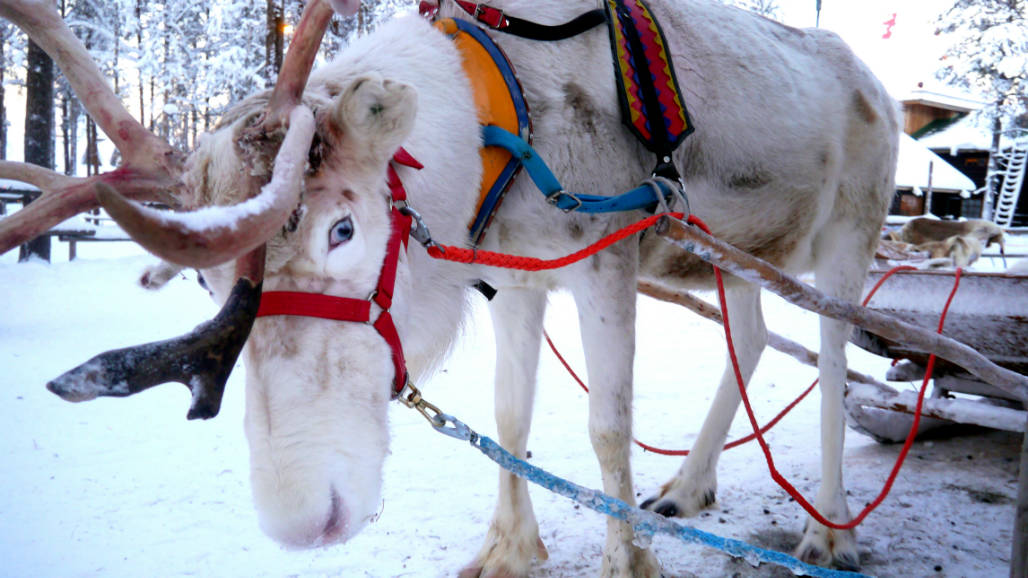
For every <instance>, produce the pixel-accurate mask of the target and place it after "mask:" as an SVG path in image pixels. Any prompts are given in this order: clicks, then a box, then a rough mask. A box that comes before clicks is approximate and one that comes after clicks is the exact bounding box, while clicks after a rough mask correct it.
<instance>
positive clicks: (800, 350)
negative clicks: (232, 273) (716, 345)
mask: <svg viewBox="0 0 1028 578" xmlns="http://www.w3.org/2000/svg"><path fill="white" fill-rule="evenodd" d="M638 289H639V293H642V294H643V295H646V296H648V297H652V298H654V299H658V300H660V301H664V302H666V303H674V304H676V305H681V306H682V307H685V308H686V309H689V310H690V311H692V312H694V313H696V314H697V315H699V316H701V317H705V318H707V319H709V320H711V321H713V322H715V323H717V324H719V325H724V324H725V321H724V319H723V318H722V317H721V311H720V310H718V308H717V307H714V306H713V305H711V304H710V303H707V302H706V301H704V300H702V299H700V298H699V297H696V296H695V295H692V294H691V293H689V292H688V291H676V290H674V289H670V288H668V287H665V286H663V285H660V284H658V283H652V282H649V281H640V282H639V287H638ZM767 344H768V345H770V346H771V347H772V348H774V349H777V350H778V351H780V352H782V353H784V354H786V355H789V356H792V357H793V358H794V359H796V360H797V361H799V362H800V363H805V364H806V365H809V366H812V367H817V360H818V354H817V353H814V352H813V351H811V350H809V349H807V348H806V347H804V346H803V345H801V344H799V343H796V342H795V341H793V340H791V339H789V338H787V337H783V336H781V335H779V334H777V333H775V332H773V331H769V332H768V334H767ZM846 379H847V380H848V381H850V382H852V383H865V384H871V385H874V386H875V387H879V388H888V387H889V386H887V385H885V384H884V383H882V382H880V381H878V380H877V379H875V378H873V377H871V376H870V375H864V374H863V373H858V372H856V371H853V370H852V369H847V370H846Z"/></svg>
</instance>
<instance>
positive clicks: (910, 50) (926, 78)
mask: <svg viewBox="0 0 1028 578" xmlns="http://www.w3.org/2000/svg"><path fill="white" fill-rule="evenodd" d="M952 4H953V3H952V1H951V0H859V1H855V0H822V3H821V23H820V24H821V28H825V29H828V30H831V31H833V32H836V33H838V34H839V35H840V36H842V38H843V39H844V40H845V41H846V42H847V43H849V45H850V46H851V47H852V48H853V50H854V52H856V53H857V55H858V56H860V57H861V59H863V60H864V62H866V63H867V64H868V66H870V67H871V70H872V71H873V72H874V73H875V74H876V75H878V77H879V78H880V79H881V80H882V82H884V83H885V86H886V87H887V88H888V89H889V91H890V92H891V93H892V95H893V96H894V97H896V98H903V97H904V96H906V95H907V94H908V93H909V92H910V91H911V90H914V89H915V88H916V87H917V84H918V82H924V83H925V86H927V87H931V86H937V81H935V71H936V70H937V69H938V67H939V57H940V56H941V54H942V52H943V50H944V48H945V43H944V41H943V40H942V39H941V38H939V37H936V36H935V28H936V26H935V20H936V18H937V17H938V15H939V14H941V13H942V12H943V11H945V10H946V9H947V8H949V7H950V6H952ZM778 5H779V7H780V8H781V15H782V20H783V21H784V22H785V23H786V24H789V25H790V26H797V27H812V26H814V25H815V22H816V14H817V13H816V10H815V6H816V0H778ZM893 15H895V25H893V26H892V29H891V31H892V33H891V35H890V37H889V38H883V36H885V35H886V33H887V31H888V29H889V26H888V25H887V24H886V22H887V21H890V20H892V19H893Z"/></svg>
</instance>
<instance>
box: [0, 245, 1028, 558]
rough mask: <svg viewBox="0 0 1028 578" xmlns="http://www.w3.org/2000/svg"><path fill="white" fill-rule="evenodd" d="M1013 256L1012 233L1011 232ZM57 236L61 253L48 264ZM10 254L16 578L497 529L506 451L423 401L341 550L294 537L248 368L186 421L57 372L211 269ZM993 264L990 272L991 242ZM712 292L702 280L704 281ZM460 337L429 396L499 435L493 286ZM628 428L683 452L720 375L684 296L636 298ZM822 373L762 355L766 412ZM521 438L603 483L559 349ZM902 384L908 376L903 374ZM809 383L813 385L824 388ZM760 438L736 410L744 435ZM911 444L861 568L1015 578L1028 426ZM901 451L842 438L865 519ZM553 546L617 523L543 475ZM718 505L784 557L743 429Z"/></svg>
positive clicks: (556, 312) (777, 504)
mask: <svg viewBox="0 0 1028 578" xmlns="http://www.w3.org/2000/svg"><path fill="white" fill-rule="evenodd" d="M1008 250H1009V248H1008ZM60 253H61V251H54V254H55V257H59V256H60ZM14 260H15V259H14V257H12V256H11V254H10V253H8V254H7V255H4V256H2V257H0V296H3V300H2V301H0V367H3V368H4V371H3V373H2V375H3V377H2V380H3V387H2V388H0V395H2V396H3V397H2V400H3V403H0V421H2V422H3V423H4V424H5V435H4V436H3V437H2V441H0V456H2V459H3V463H4V468H3V474H2V478H0V479H2V487H3V490H4V491H3V492H2V493H0V559H3V560H4V569H3V574H4V575H10V576H33V577H50V576H53V577H66V576H96V575H103V576H189V575H198V576H224V577H235V576H238V577H258V576H276V577H277V576H302V577H313V576H373V577H379V576H418V577H421V576H452V575H454V574H455V573H456V572H457V570H459V569H460V568H461V567H462V566H463V564H465V563H467V562H468V561H470V560H471V558H472V557H473V556H474V555H475V554H476V552H477V549H478V547H479V546H480V544H481V541H482V539H483V538H484V535H485V532H486V529H487V526H488V521H489V518H490V516H491V512H492V506H493V501H494V499H495V493H496V471H495V467H494V466H493V464H492V463H491V462H489V461H487V460H486V459H485V458H483V457H482V456H481V455H480V454H479V452H477V451H475V450H473V449H471V448H469V447H468V446H467V445H466V444H465V443H462V442H457V441H454V440H452V439H450V438H448V437H445V436H441V435H436V434H435V433H433V432H431V431H430V428H429V427H428V425H427V424H426V423H425V422H424V420H423V418H421V417H420V415H418V414H417V413H416V412H413V411H410V410H408V409H406V408H404V407H402V406H401V405H399V404H395V405H394V407H392V408H391V415H390V418H391V422H392V454H391V456H390V457H389V459H388V460H387V463H386V466H385V487H384V491H383V497H384V501H383V504H382V506H381V511H380V515H379V519H378V521H377V522H376V523H374V524H372V525H370V526H369V527H368V528H367V529H365V530H364V531H363V532H362V533H361V534H360V535H358V536H357V537H356V538H354V539H353V540H351V541H350V542H349V543H347V544H345V545H342V546H336V547H332V548H328V549H322V550H313V551H299V552H297V551H287V550H283V549H281V548H280V547H279V546H277V545H276V544H275V543H273V542H272V541H271V540H270V539H268V538H267V537H265V536H264V535H263V534H262V533H261V532H260V530H259V529H258V526H257V517H256V514H255V512H254V509H253V505H252V503H251V498H250V489H249V481H248V465H247V460H248V458H247V449H246V443H245V439H244V436H243V428H242V413H243V373H244V368H243V367H241V366H240V367H237V368H236V370H235V372H234V373H233V375H232V378H231V379H230V381H229V384H228V387H227V391H226V394H225V399H224V403H223V406H222V412H221V415H219V416H218V417H217V418H215V419H213V420H210V421H206V422H187V421H186V420H185V414H186V411H187V409H188V406H189V392H188V390H187V389H186V388H185V387H183V386H181V385H178V384H171V385H168V386H162V387H158V388H154V389H152V390H149V391H147V392H145V393H142V394H139V395H137V396H133V397H129V398H124V399H109V398H105V399H100V400H95V401H91V402H86V403H81V404H71V403H68V402H65V401H62V400H60V399H59V398H57V397H56V396H54V395H53V394H51V393H49V392H48V391H47V390H46V389H45V387H44V384H45V383H46V382H47V381H48V380H49V379H52V378H53V377H55V376H57V375H58V374H60V373H62V372H64V371H66V370H67V369H69V368H71V367H73V366H75V365H77V364H79V363H81V362H83V361H85V360H86V359H88V358H90V357H92V356H93V355H95V354H97V353H99V352H101V351H104V350H107V349H111V348H117V347H124V346H128V345H133V344H138V343H143V342H148V341H154V340H157V339H164V338H168V337H172V336H175V335H180V334H182V333H185V332H187V331H189V330H191V329H192V328H193V327H194V326H195V325H197V324H199V323H201V322H203V321H204V320H206V319H209V318H210V317H212V316H213V315H214V314H215V312H216V308H215V306H214V305H213V304H212V303H211V301H210V299H209V298H208V296H207V294H206V292H205V291H204V290H203V289H201V288H200V287H199V286H198V285H197V283H196V280H195V274H192V273H190V274H188V275H185V276H183V277H180V278H176V279H174V280H172V282H171V283H169V285H168V287H166V288H165V289H164V290H163V291H161V292H159V293H151V292H147V291H144V290H143V289H140V288H139V287H138V285H136V279H137V277H138V275H139V273H140V271H142V269H143V268H144V267H145V266H146V265H148V264H150V263H151V262H152V259H151V258H150V257H147V256H145V255H143V254H142V253H141V251H140V250H139V249H138V248H136V247H135V246H134V245H132V244H130V243H89V244H85V246H83V245H80V251H79V259H78V260H76V261H74V262H57V263H54V264H52V265H48V264H45V263H40V262H31V263H26V264H16V263H14ZM981 263H984V266H989V264H990V263H993V261H992V260H990V259H983V261H982V262H981ZM705 297H707V298H708V299H709V298H710V297H711V296H710V295H706V296H705ZM478 301H479V302H478V303H477V304H476V309H475V312H474V319H473V323H471V324H470V326H469V327H468V329H467V331H466V335H465V336H464V338H463V339H462V341H461V343H460V345H459V346H458V348H457V351H456V352H455V353H454V355H453V356H452V358H451V359H450V360H449V361H448V362H447V363H446V364H445V365H444V368H443V370H442V371H441V372H440V373H439V374H438V375H437V376H436V377H435V378H433V379H432V380H431V381H429V382H426V383H423V384H420V385H421V386H422V390H423V391H424V392H425V395H426V397H427V398H428V399H429V400H430V401H432V402H433V403H435V404H436V405H438V406H439V407H440V408H442V409H443V410H444V411H446V412H448V413H451V414H453V415H455V416H457V417H458V418H460V419H461V420H462V421H464V422H466V423H467V424H469V425H470V426H471V427H473V428H474V429H476V430H477V431H479V432H481V433H482V434H483V435H488V436H490V437H493V438H495V436H496V434H495V426H494V425H493V418H492V413H493V412H492V366H493V358H494V353H493V340H492V335H491V329H490V327H489V317H488V315H487V314H486V312H485V307H484V305H483V303H482V302H481V300H478ZM764 306H765V311H766V312H767V316H768V325H769V328H770V329H771V330H773V331H777V332H779V333H782V334H783V335H785V336H786V337H789V338H791V339H795V340H797V341H800V342H802V343H803V344H805V345H807V346H808V347H812V348H815V349H816V341H817V340H816V332H817V320H816V317H815V316H813V315H811V314H807V313H805V312H802V311H800V310H798V309H796V308H793V307H791V306H788V305H786V304H784V303H783V302H782V301H781V300H779V299H777V298H775V297H771V296H768V297H765V302H764ZM546 325H547V327H548V329H549V331H550V333H551V335H552V337H553V339H554V341H555V342H556V343H557V344H558V346H559V347H560V348H561V349H562V352H563V353H564V354H565V355H566V356H567V357H568V359H569V361H570V363H571V364H572V365H573V366H574V367H577V368H581V367H583V365H584V363H583V359H582V352H581V347H580V345H579V343H578V341H579V340H578V337H577V332H578V327H577V314H576V312H575V309H574V305H573V303H572V300H571V299H570V297H569V296H568V295H566V294H555V295H554V296H553V297H552V298H551V307H550V311H549V313H548V316H547V323H546ZM638 326H639V332H640V334H639V347H638V348H637V351H638V358H639V359H638V362H637V366H636V396H635V410H636V420H635V423H636V436H637V437H638V438H639V439H641V440H644V441H646V442H648V443H652V444H656V445H665V446H672V447H682V446H686V447H687V446H688V445H689V444H690V443H691V442H692V441H693V440H694V439H695V436H696V432H697V431H698V429H699V425H700V423H701V420H702V419H703V416H704V413H705V411H706V407H707V405H708V404H709V403H710V400H711V399H712V397H713V393H714V391H713V389H714V388H713V384H715V383H716V382H717V380H718V378H719V376H720V373H721V370H722V361H721V360H722V359H723V356H724V346H723V345H722V343H723V338H722V335H721V330H720V328H719V327H717V326H716V325H714V324H713V323H710V322H708V321H705V320H702V319H700V318H699V317H697V316H695V315H691V314H690V313H688V312H686V311H685V310H683V309H681V308H678V307H675V306H672V305H666V304H662V303H657V302H655V301H652V300H649V299H647V298H640V300H639V321H638ZM850 359H851V365H852V367H853V368H854V369H856V370H858V371H861V372H864V373H868V374H870V375H874V376H879V377H881V376H884V374H885V371H886V369H887V367H888V362H887V361H885V360H881V359H878V358H875V357H873V356H871V355H870V354H867V353H864V352H862V351H860V350H857V349H855V348H851V351H850ZM814 374H815V371H814V370H813V369H812V368H809V367H806V366H802V365H799V364H798V363H796V362H795V361H794V360H792V359H791V358H789V357H786V356H784V355H782V354H779V353H777V352H775V351H771V350H769V351H768V352H767V353H765V357H764V360H763V362H762V364H761V366H760V368H758V370H757V373H756V375H755V376H754V379H753V382H752V386H751V388H750V391H751V393H752V396H753V402H754V405H755V408H756V411H757V412H758V414H759V416H760V421H761V422H764V421H767V420H768V419H770V417H771V416H772V415H774V414H775V413H777V411H778V410H779V409H780V408H781V407H783V406H784V405H785V404H786V403H787V402H788V401H790V400H791V399H792V398H793V397H795V395H797V394H798V393H799V391H801V390H802V388H803V387H805V386H806V385H808V384H809V383H810V381H812V380H813V378H814ZM539 379H540V385H539V394H538V396H537V405H536V412H535V413H536V416H535V422H534V424H533V426H534V427H533V432H532V437H531V438H530V443H529V448H530V449H531V451H532V454H533V458H532V460H531V462H532V463H533V464H534V465H537V466H540V467H543V468H545V469H547V470H549V471H551V472H553V473H555V474H557V475H560V476H563V477H566V478H568V479H570V480H571V481H574V482H575V483H578V484H581V485H584V486H586V487H589V488H597V487H599V486H600V481H599V472H598V468H597V466H596V461H595V458H594V457H593V453H592V450H591V446H590V443H589V438H588V434H587V432H586V421H587V406H586V398H585V396H584V394H582V393H581V392H580V391H579V390H578V389H577V387H576V386H575V385H574V383H573V382H572V381H571V380H570V378H569V377H568V376H567V375H566V373H564V371H563V369H562V368H561V367H560V366H559V364H558V362H557V361H556V360H555V358H554V357H553V356H552V355H551V354H550V353H549V352H546V351H544V352H543V356H542V361H541V366H540V370H539ZM898 387H899V388H900V389H910V388H911V387H912V386H910V385H906V384H899V385H898ZM811 397H812V398H816V397H817V395H816V394H815V395H813V396H811ZM818 413H819V412H818V410H817V402H816V401H814V400H813V399H811V400H807V401H804V402H803V403H802V404H801V405H800V406H799V407H798V408H797V410H796V411H795V412H794V413H793V414H792V415H790V416H789V417H788V418H786V419H785V420H784V421H783V422H782V423H781V424H780V425H778V426H777V428H776V429H774V430H772V432H771V433H770V434H769V436H768V438H769V442H770V443H771V447H772V450H773V451H774V452H775V456H776V463H777V464H778V467H779V469H780V470H782V472H783V474H784V475H785V476H786V477H788V478H789V479H790V480H791V481H792V482H793V483H794V484H795V485H796V486H797V487H798V488H799V489H800V490H801V491H802V492H803V493H804V494H805V495H806V496H807V497H808V498H812V497H813V496H814V494H815V493H816V489H817V480H818V478H819V477H820V474H819V470H820V467H819V458H818V451H817V450H816V448H815V447H813V446H812V445H811V442H812V440H815V439H817V437H818V436H817V434H816V433H815V432H816V431H817V422H818ZM747 431H748V425H747V424H746V420H745V417H743V416H739V417H737V419H736V423H735V425H734V427H733V429H732V433H731V435H730V437H732V438H733V439H734V438H736V437H739V436H741V435H744V434H745V433H746V432H747ZM963 433H964V435H961V436H959V437H954V438H952V439H938V440H933V441H924V442H918V443H917V444H915V445H914V448H913V450H912V451H911V455H910V458H909V460H908V462H907V464H906V466H905V467H904V469H903V471H902V473H901V474H900V477H899V479H898V481H897V482H896V485H895V487H894V489H893V493H892V495H891V496H890V497H889V498H888V499H887V500H886V501H885V503H884V504H883V506H882V507H881V508H880V509H879V510H877V511H876V512H875V513H873V514H871V516H870V517H869V518H868V520H867V521H866V522H865V524H864V526H863V527H862V528H861V530H860V534H859V546H860V550H861V556H862V562H863V565H864V570H865V571H866V572H868V573H871V574H876V575H881V576H929V575H934V576H975V577H978V576H1005V575H1006V574H1007V572H1008V571H1007V565H1008V564H1009V560H1010V541H1011V528H1012V525H1013V513H1014V512H1013V511H1014V508H1013V503H1012V501H1013V500H1014V497H1015V495H1016V477H1017V467H1018V464H1017V457H1018V450H1019V447H1020V436H1018V435H1016V434H1010V433H1005V432H999V431H982V430H974V431H965V432H963ZM898 450H899V448H898V447H897V446H894V445H879V444H877V443H875V442H873V441H872V440H870V439H869V438H867V437H864V436H862V435H859V434H856V433H855V432H852V431H849V432H848V433H847V444H846V458H845V463H846V485H847V488H848V490H849V492H850V498H849V499H850V504H851V507H852V508H853V509H854V513H856V510H858V509H859V508H860V507H861V506H862V505H863V504H864V503H866V502H868V501H870V500H871V499H873V498H874V496H875V495H877V492H878V491H879V489H880V487H881V484H882V482H883V481H884V479H885V477H886V474H887V471H888V469H889V468H890V467H891V465H892V463H893V461H894V459H895V457H896V454H897V452H898ZM679 464H680V462H679V459H678V458H667V457H661V456H657V455H654V454H650V453H644V452H642V451H640V450H635V451H634V453H633V468H634V475H635V482H636V487H637V491H638V492H640V494H641V497H646V496H647V495H649V494H650V493H651V492H653V491H654V490H655V489H656V488H657V487H658V486H659V485H660V484H661V483H663V482H665V481H666V480H667V478H668V477H669V476H670V475H672V474H673V473H674V472H675V471H676V470H677V469H678V467H679ZM531 493H532V498H533V500H534V503H535V511H536V514H537V516H538V518H539V523H540V528H541V537H542V539H543V541H544V542H545V543H546V545H547V547H548V548H549V551H550V560H549V561H547V562H543V563H537V564H536V566H535V568H534V575H536V576H551V577H554V576H559V577H577V576H587V575H596V574H598V572H599V568H600V564H601V560H600V557H601V553H602V549H603V544H604V537H603V536H604V531H605V523H604V520H603V519H602V517H601V516H599V515H598V514H595V513H593V512H591V511H588V510H586V509H585V508H582V507H579V506H577V505H575V504H573V503H572V502H570V501H568V500H566V499H565V498H562V497H559V496H555V495H552V494H549V493H547V492H545V491H543V490H541V489H539V488H535V487H533V488H532V489H531ZM718 498H719V502H718V504H717V505H716V507H715V508H714V509H712V510H708V511H707V512H705V513H703V514H702V515H701V516H699V517H697V518H695V519H691V520H686V521H685V523H687V524H690V525H693V526H695V527H696V528H698V529H700V530H704V531H707V532H712V533H715V534H718V535H722V536H726V537H730V538H735V539H741V540H745V541H747V542H750V543H754V544H757V545H760V546H763V547H771V548H775V549H778V550H783V551H789V549H791V548H792V547H794V546H795V545H796V543H797V542H798V540H799V533H800V531H801V529H802V526H803V520H804V517H805V516H804V515H803V514H802V513H801V511H800V509H799V508H798V507H797V506H796V505H795V504H794V503H792V502H791V501H790V500H789V499H788V498H787V497H786V496H785V494H784V493H783V492H782V490H780V489H779V488H778V487H777V486H776V485H775V484H774V483H773V482H772V481H771V480H770V478H769V476H768V474H767V469H766V466H765V465H764V463H763V458H762V457H761V455H760V452H759V449H758V448H757V447H756V446H754V445H752V444H750V445H747V446H744V447H742V448H739V449H735V450H732V451H729V452H726V453H725V455H724V456H723V457H722V459H721V472H720V484H719V494H718ZM653 548H654V550H655V551H656V553H657V555H658V557H659V558H660V559H661V561H662V563H663V565H664V570H665V572H666V574H667V575H670V576H702V577H708V576H709V577H720V576H728V575H733V574H734V575H738V576H789V575H791V574H790V573H789V572H788V571H786V570H782V569H775V568H769V567H767V566H766V565H765V566H764V567H761V568H758V569H753V568H751V567H750V565H749V564H748V563H746V562H745V561H742V560H740V561H733V560H731V559H729V558H728V557H727V556H726V555H723V554H721V553H719V552H717V551H715V550H711V549H708V548H705V547H701V546H696V545H685V544H681V543H678V542H676V541H674V540H673V539H671V538H667V537H662V536H657V537H655V538H654V539H653Z"/></svg>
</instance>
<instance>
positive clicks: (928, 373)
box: [706, 231, 962, 530]
mask: <svg viewBox="0 0 1028 578" xmlns="http://www.w3.org/2000/svg"><path fill="white" fill-rule="evenodd" d="M706 232H707V234H710V233H709V231H706ZM890 274H891V273H890ZM961 274H962V269H959V268H958V269H957V271H956V278H955V280H954V283H953V290H952V291H951V292H950V295H949V298H948V299H947V300H946V305H945V307H943V309H942V315H941V316H940V319H939V329H938V332H939V333H942V327H943V324H944V323H945V322H946V315H947V314H948V313H949V307H950V304H952V303H953V298H954V297H955V296H956V294H957V289H958V288H959V287H960V277H961ZM714 275H715V278H716V279H717V284H718V300H719V301H720V303H721V315H722V316H723V317H724V320H725V337H726V338H727V340H728V352H729V355H730V356H731V358H732V364H733V368H734V370H735V378H736V381H737V382H738V384H739V392H740V393H741V395H742V402H743V405H744V406H745V407H746V416H747V417H748V418H749V420H750V425H751V426H752V427H753V431H754V433H755V435H756V436H757V443H759V444H760V449H761V450H762V451H763V452H764V458H765V460H766V461H767V465H768V469H769V470H770V472H771V479H773V480H774V481H775V483H777V484H778V485H779V487H781V488H782V489H783V490H785V491H786V492H787V493H788V494H789V495H790V496H791V497H792V498H793V499H794V500H796V503H797V504H799V505H800V506H801V507H802V508H803V509H804V510H806V512H807V513H808V514H810V516H811V517H812V518H814V519H815V520H816V521H817V522H819V523H820V524H822V525H824V526H827V527H829V528H833V529H836V530H851V529H853V528H856V527H857V526H859V525H860V523H861V522H863V521H864V518H866V517H867V516H868V514H870V513H871V512H873V511H874V510H875V509H876V508H877V507H878V506H879V505H880V504H881V503H882V502H883V501H885V498H886V496H888V495H889V492H890V491H891V490H892V485H893V483H894V482H895V481H896V477H897V476H898V475H899V471H900V468H902V467H903V463H904V461H905V460H906V458H907V453H908V452H909V451H910V448H911V446H913V445H914V438H915V437H917V428H918V426H919V425H920V423H921V408H922V407H923V405H924V396H925V392H926V391H927V390H928V382H929V381H931V378H932V372H933V371H934V369H935V355H934V354H933V355H932V356H931V357H929V359H928V366H927V367H926V369H925V376H924V382H923V383H922V384H921V390H920V392H918V396H917V407H916V408H915V412H914V423H913V424H912V425H911V427H910V433H908V434H907V440H906V442H905V443H904V444H903V449H902V450H900V453H899V455H898V456H897V457H896V464H895V465H894V466H893V468H892V471H891V472H890V473H889V476H888V478H887V479H886V480H885V484H884V486H883V487H882V491H881V492H880V493H879V494H878V497H876V498H875V499H874V500H873V501H872V502H871V503H870V504H868V505H867V506H865V507H864V509H863V510H861V512H860V513H859V514H857V516H856V517H855V518H853V519H852V520H850V521H849V522H847V523H845V524H836V523H835V522H832V521H830V520H828V519H827V518H825V517H824V516H822V515H821V513H820V512H818V511H817V509H816V508H814V506H813V505H811V504H810V502H808V501H807V500H806V498H804V497H803V495H802V494H800V492H799V491H798V490H797V489H796V488H795V487H794V486H793V485H792V484H791V483H789V481H788V480H786V479H785V476H783V475H782V474H781V473H780V472H779V471H778V468H777V467H775V462H774V458H773V457H772V456H771V448H769V447H768V445H767V441H765V440H764V436H763V434H761V433H760V428H759V426H758V425H757V418H756V416H755V415H754V413H753V407H752V406H751V405H750V400H749V397H748V396H747V395H746V385H745V383H744V381H743V378H742V373H741V372H740V370H739V364H738V360H737V359H736V355H735V345H734V343H733V342H732V338H731V329H730V328H729V322H728V311H727V308H726V304H725V296H724V284H723V282H722V279H721V271H720V270H719V269H717V268H715V269H714ZM883 281H884V279H883ZM878 285H879V286H880V285H881V281H880V282H879V284H878Z"/></svg>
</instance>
